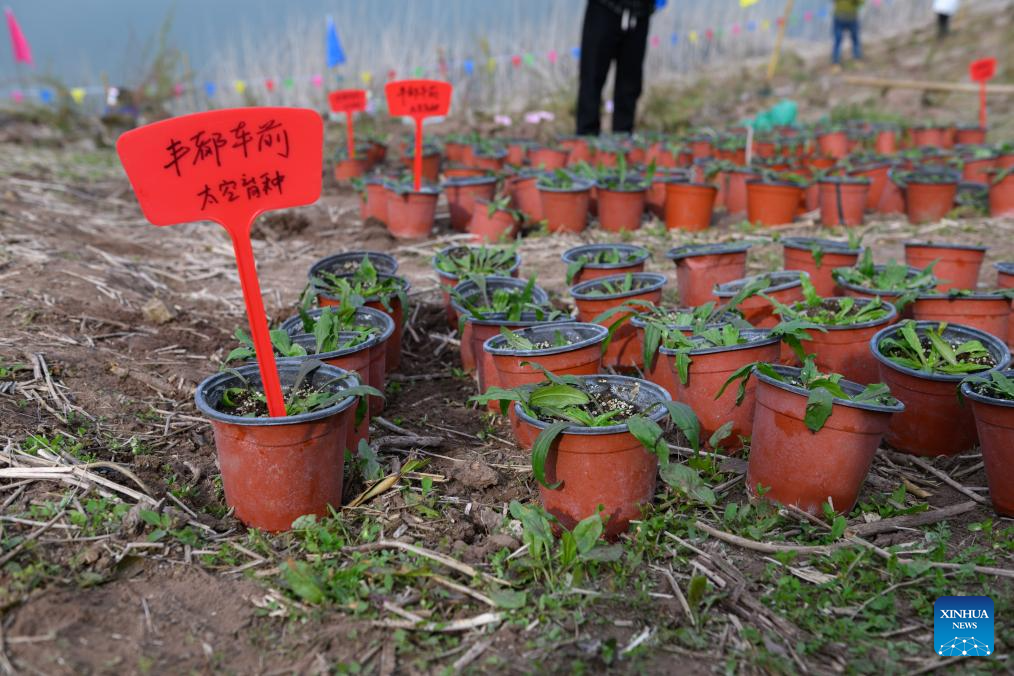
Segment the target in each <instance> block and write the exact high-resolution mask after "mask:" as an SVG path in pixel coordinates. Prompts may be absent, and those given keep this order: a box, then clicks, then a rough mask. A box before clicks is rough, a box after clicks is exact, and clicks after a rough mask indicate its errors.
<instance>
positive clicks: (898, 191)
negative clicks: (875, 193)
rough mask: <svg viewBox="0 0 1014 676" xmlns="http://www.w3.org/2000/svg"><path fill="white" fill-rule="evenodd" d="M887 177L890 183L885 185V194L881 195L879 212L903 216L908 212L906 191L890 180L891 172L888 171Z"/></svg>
mask: <svg viewBox="0 0 1014 676" xmlns="http://www.w3.org/2000/svg"><path fill="white" fill-rule="evenodd" d="M887 175H888V181H887V183H885V184H884V190H883V192H881V193H880V201H879V202H878V203H877V211H878V212H879V213H882V214H903V213H905V211H906V207H905V191H904V190H903V189H902V188H901V186H899V185H898V184H897V183H895V182H894V181H893V180H891V179H890V176H891V171H890V170H888V172H887Z"/></svg>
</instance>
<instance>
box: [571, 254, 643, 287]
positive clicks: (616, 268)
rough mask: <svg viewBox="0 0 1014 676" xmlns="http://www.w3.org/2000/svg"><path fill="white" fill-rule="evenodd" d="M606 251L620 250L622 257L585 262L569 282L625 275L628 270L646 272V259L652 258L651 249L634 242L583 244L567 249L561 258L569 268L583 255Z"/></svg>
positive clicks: (592, 255) (578, 282) (587, 255)
mask: <svg viewBox="0 0 1014 676" xmlns="http://www.w3.org/2000/svg"><path fill="white" fill-rule="evenodd" d="M604 251H618V252H619V253H620V256H621V257H622V258H621V260H620V261H619V262H618V263H595V262H587V263H584V265H582V266H581V269H580V270H578V271H577V272H576V273H575V274H574V278H573V279H571V280H570V281H569V283H570V284H580V283H581V282H587V281H588V280H589V279H599V278H601V277H613V276H615V275H625V274H627V273H628V272H629V273H634V272H644V264H645V261H647V260H648V259H649V258H651V252H650V251H648V250H647V249H645V248H644V247H643V246H636V245H634V244H583V245H581V246H576V247H573V248H571V249H567V250H566V251H564V252H563V254H562V255H561V256H560V259H561V260H562V261H563V264H564V265H566V266H567V267H568V268H569V267H570V266H571V265H572V264H574V263H577V262H578V261H579V260H580V259H581V258H582V257H587V258H594V256H596V255H597V254H599V253H601V252H604Z"/></svg>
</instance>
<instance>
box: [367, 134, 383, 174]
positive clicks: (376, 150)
mask: <svg viewBox="0 0 1014 676" xmlns="http://www.w3.org/2000/svg"><path fill="white" fill-rule="evenodd" d="M386 158H387V146H386V145H384V144H383V143H381V142H380V141H370V145H369V147H368V148H367V150H366V163H367V164H368V165H369V166H370V168H371V169H372V168H373V167H375V166H377V165H378V164H380V163H381V162H383V161H384V160H385V159H386Z"/></svg>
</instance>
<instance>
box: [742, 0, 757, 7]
mask: <svg viewBox="0 0 1014 676" xmlns="http://www.w3.org/2000/svg"><path fill="white" fill-rule="evenodd" d="M756 4H757V0H739V6H740V7H749V6H750V5H756Z"/></svg>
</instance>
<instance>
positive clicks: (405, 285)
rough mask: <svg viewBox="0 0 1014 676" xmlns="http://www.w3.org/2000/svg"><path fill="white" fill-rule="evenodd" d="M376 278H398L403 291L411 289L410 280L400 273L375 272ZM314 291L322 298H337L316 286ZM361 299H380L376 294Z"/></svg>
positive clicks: (367, 300) (370, 300)
mask: <svg viewBox="0 0 1014 676" xmlns="http://www.w3.org/2000/svg"><path fill="white" fill-rule="evenodd" d="M338 276H339V277H351V276H352V275H338ZM377 278H378V279H385V278H394V279H397V280H399V281H400V283H401V287H402V288H401V290H402V291H404V292H405V293H408V292H409V291H410V290H411V289H412V282H410V281H408V278H407V277H402V276H400V275H387V274H383V273H379V272H378V273H377ZM310 279H311V281H310V284H311V285H313V281H312V280H313V278H312V277H311V278H310ZM314 291H316V292H317V295H319V296H323V297H324V298H327V299H328V300H339V299H338V297H337V296H332V295H331V294H329V293H326V292H325V291H323V290H322V289H318V288H316V287H314ZM363 300H364V301H365V302H367V303H371V302H374V301H379V300H380V296H379V295H376V296H367V297H365V298H363Z"/></svg>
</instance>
